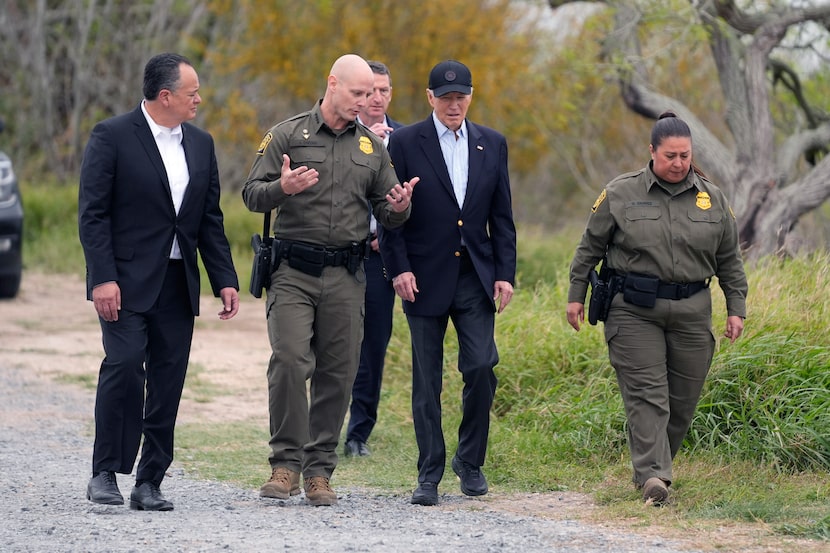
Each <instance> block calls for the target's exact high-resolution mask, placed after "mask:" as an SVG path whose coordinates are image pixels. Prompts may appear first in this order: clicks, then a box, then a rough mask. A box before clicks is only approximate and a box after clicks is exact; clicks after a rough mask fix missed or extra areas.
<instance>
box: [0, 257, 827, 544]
mask: <svg viewBox="0 0 830 553" xmlns="http://www.w3.org/2000/svg"><path fill="white" fill-rule="evenodd" d="M240 295H241V296H242V306H241V309H240V312H239V314H238V315H237V316H236V317H235V318H234V319H232V320H230V321H220V320H219V318H218V316H217V314H218V312H219V309H220V304H219V300H218V299H216V298H212V297H203V299H202V306H201V312H202V314H201V316H200V317H199V318H198V319H197V322H196V331H195V335H194V340H193V348H192V353H191V371H197V374H198V378H199V380H200V381H202V382H205V383H207V384H208V385H216V386H218V387H220V388H222V389H223V390H224V392H223V393H222V394H221V395H217V394H213V395H211V397H210V399H209V401H207V402H205V401H204V398H203V397H199V394H198V390H197V391H190V390H186V391H185V394H184V397H183V399H182V404H181V409H180V414H179V421H180V422H190V421H195V420H199V421H201V422H204V421H206V420H211V419H212V420H216V421H222V422H229V421H252V422H254V423H258V424H261V425H262V426H263V427H267V425H268V414H267V398H266V397H265V393H266V392H265V387H264V384H265V375H264V372H265V367H266V364H267V361H268V357H269V355H270V348H269V346H268V342H267V339H266V336H265V335H266V331H265V321H264V304H263V302H262V300H255V299H254V298H252V297H250V295H249V294H247V292H245V291H243V292H242V293H241V294H240ZM101 356H102V347H101V338H100V328H99V326H98V320H97V317H96V316H95V312H94V309H93V307H92V304H91V303H89V302H87V301H86V300H85V298H84V284H83V281H82V280H81V279H80V278H79V277H75V276H66V275H43V274H37V273H26V274H25V275H24V279H23V283H22V286H21V292H20V294H19V295H18V297H17V298H16V299H14V300H11V301H3V302H0V368H2V367H3V366H15V367H20V368H24V369H26V370H27V371H30V373H31V375H32V377H34V378H38V379H44V380H49V381H55V380H57V379H58V378H61V379H63V378H65V377H67V376H70V377H79V378H83V379H87V380H89V379H94V378H95V377H96V374H97V367H98V365H99V363H100V361H101ZM55 385H56V386H59V385H66V384H65V383H57V382H56V383H55ZM480 506H481V507H482V508H485V509H492V510H502V511H507V512H511V513H515V514H520V515H532V516H536V517H543V518H553V519H563V518H566V517H567V518H571V519H574V518H576V519H579V520H583V521H587V522H593V523H595V524H597V525H600V526H602V527H605V528H616V529H625V530H629V531H634V532H639V533H643V534H651V535H655V534H660V535H661V536H662V537H664V538H668V539H672V540H680V541H681V542H685V543H687V544H688V546H689V547H690V548H692V549H697V550H706V551H731V552H741V553H772V552H784V551H796V550H798V551H800V552H801V553H812V552H819V551H824V552H830V545H829V544H826V543H821V542H814V541H807V540H786V539H783V538H781V537H778V536H773V535H772V533H771V530H770V529H768V528H766V527H765V526H763V525H759V524H730V525H728V526H720V527H715V526H711V527H707V528H699V529H691V528H683V529H681V528H679V526H680V524H678V525H677V527H672V528H660V527H655V526H650V527H640V526H639V525H641V521H626V520H612V519H609V518H608V517H607V516H605V514H604V513H603V512H602V509H601V508H599V507H597V506H596V505H595V504H594V503H593V502H592V500H591V498H590V496H588V495H584V494H578V493H572V492H568V493H563V492H552V493H548V494H516V495H511V496H502V497H490V496H487V501H485V502H482V503H481V504H480Z"/></svg>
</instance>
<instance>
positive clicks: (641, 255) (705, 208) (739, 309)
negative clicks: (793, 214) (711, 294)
mask: <svg viewBox="0 0 830 553" xmlns="http://www.w3.org/2000/svg"><path fill="white" fill-rule="evenodd" d="M606 247H607V256H608V265H609V267H612V268H614V269H615V270H617V271H619V272H622V273H642V274H648V275H652V276H656V277H658V278H659V279H660V280H662V281H664V282H677V283H688V282H697V281H701V280H705V279H707V278H710V277H712V276H717V277H718V282H719V284H720V287H721V289H722V290H723V293H724V295H725V296H726V309H727V315H729V316H732V315H737V316H739V317H746V294H747V282H746V274H745V272H744V266H743V260H742V258H741V253H740V248H739V244H738V227H737V224H736V222H735V216H734V214H733V213H732V209H731V208H730V207H729V203H728V202H727V200H726V197H725V196H724V194H723V192H721V190H720V189H719V188H718V187H717V186H715V185H714V184H712V183H711V182H709V181H708V180H706V179H705V178H703V177H701V176H700V175H698V174H696V173H695V172H694V171H690V172H689V176H688V177H687V178H686V180H685V181H683V182H680V183H677V184H666V183H662V182H660V180H659V179H658V178H657V177H656V176H655V175H654V173H653V172H652V171H651V168H650V166H649V167H645V168H644V169H641V170H640V171H635V172H633V173H626V174H623V175H620V176H618V177H617V178H615V179H614V180H612V181H611V182H610V183H608V185H606V187H605V189H604V190H603V191H602V193H601V194H600V195H599V197H598V198H597V200H596V202H594V205H593V207H592V208H591V215H590V216H589V218H588V224H587V225H586V228H585V233H584V234H583V235H582V240H581V242H580V243H579V246H578V247H577V249H576V253H575V255H574V258H573V261H572V262H571V271H570V288H569V290H568V302H579V303H585V295H586V293H587V290H588V273H589V271H590V270H591V269H593V268H594V267H595V266H596V265H597V263H598V262H599V261H600V260H601V259H602V257H603V255H605V254H606Z"/></svg>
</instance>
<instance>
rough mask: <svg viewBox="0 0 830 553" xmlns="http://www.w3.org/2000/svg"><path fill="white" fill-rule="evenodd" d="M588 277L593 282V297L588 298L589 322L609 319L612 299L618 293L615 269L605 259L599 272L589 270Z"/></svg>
mask: <svg viewBox="0 0 830 553" xmlns="http://www.w3.org/2000/svg"><path fill="white" fill-rule="evenodd" d="M588 279H589V281H590V282H591V298H590V299H589V300H588V322H589V323H591V324H592V325H595V324H597V321H603V322H604V321H605V320H607V319H608V312H609V311H610V310H611V301H612V300H613V299H614V296H615V295H616V293H617V287H616V279H615V278H614V270H613V269H610V268H609V267H607V263H606V261H605V260H604V259H603V262H602V266H601V267H600V270H599V272H597V271H596V270H594V269H591V270H590V271H589V272H588Z"/></svg>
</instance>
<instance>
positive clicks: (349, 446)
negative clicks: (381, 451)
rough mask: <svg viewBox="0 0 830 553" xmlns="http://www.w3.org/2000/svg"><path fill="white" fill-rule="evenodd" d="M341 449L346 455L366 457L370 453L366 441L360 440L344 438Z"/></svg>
mask: <svg viewBox="0 0 830 553" xmlns="http://www.w3.org/2000/svg"><path fill="white" fill-rule="evenodd" d="M343 451H344V452H345V453H346V457H368V456H369V455H371V454H372V452H371V451H369V446H367V445H366V442H361V441H360V440H346V444H345V445H344V446H343Z"/></svg>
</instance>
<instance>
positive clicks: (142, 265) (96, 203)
mask: <svg viewBox="0 0 830 553" xmlns="http://www.w3.org/2000/svg"><path fill="white" fill-rule="evenodd" d="M182 137H183V138H182V145H183V147H184V152H185V157H186V159H187V167H188V171H189V174H190V182H189V183H188V185H187V189H186V191H185V195H184V199H183V201H182V205H181V207H180V209H179V213H178V214H176V211H175V208H174V206H173V199H172V196H171V193H170V185H169V182H168V180H167V172H166V171H165V168H164V163H163V162H162V159H161V154H160V153H159V151H158V147H157V146H156V142H155V139H154V138H153V135H152V133H151V131H150V127H149V125H148V124H147V120H146V119H145V118H144V114H143V112H142V111H141V106H138V107H137V108H136V109H135V110H133V111H132V112H130V113H127V114H124V115H120V116H117V117H113V118H111V119H107V120H106V121H102V122H100V123H98V124H97V125H96V126H95V128H94V129H93V131H92V135H91V136H90V139H89V142H88V143H87V146H86V150H85V152H84V159H83V162H82V164H81V185H80V190H79V197H78V212H79V230H80V239H81V245H82V246H83V249H84V257H85V258H86V267H87V278H86V281H87V298H88V299H92V288H93V287H94V286H96V285H98V284H101V283H104V282H108V281H117V282H118V284H119V286H120V288H121V303H122V308H123V309H126V310H129V311H135V312H144V311H147V310H148V309H149V308H150V307H152V306H153V304H154V302H155V301H156V298H157V297H158V295H159V291H160V290H161V287H162V283H163V281H164V275H165V272H166V268H167V263H168V259H169V256H170V248H171V246H172V244H173V237H174V236H176V237H177V238H178V241H179V247H180V249H181V252H182V259H183V261H184V266H185V271H186V274H187V289H188V295H189V299H190V305H191V309H192V310H193V314H194V315H198V314H199V266H198V261H197V255H196V250H197V248H198V250H199V253H200V254H201V257H202V260H203V261H204V263H205V268H206V269H207V274H208V278H209V280H210V283H211V287H212V289H213V293H214V295H216V296H218V295H219V291H220V290H221V289H222V288H226V287H233V288H236V289H237V290H238V289H239V283H238V280H237V276H236V271H235V270H234V267H233V261H232V258H231V252H230V247H229V245H228V241H227V238H226V236H225V231H224V224H223V217H222V211H221V209H220V207H219V193H220V191H219V172H218V168H217V163H216V154H215V151H214V144H213V138H212V137H211V136H210V135H209V134H208V133H206V132H205V131H203V130H201V129H199V128H197V127H195V126H193V125H191V124H188V123H182Z"/></svg>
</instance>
